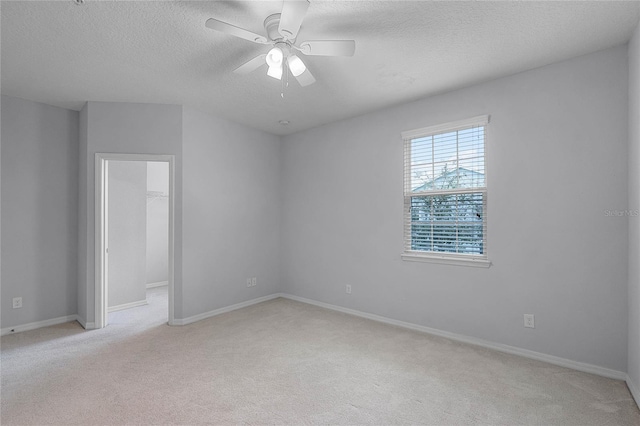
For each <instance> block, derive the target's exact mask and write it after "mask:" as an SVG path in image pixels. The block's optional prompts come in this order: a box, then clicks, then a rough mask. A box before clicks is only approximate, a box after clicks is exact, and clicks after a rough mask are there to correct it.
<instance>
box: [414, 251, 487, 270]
mask: <svg viewBox="0 0 640 426" xmlns="http://www.w3.org/2000/svg"><path fill="white" fill-rule="evenodd" d="M402 260H406V261H409V262H427V263H439V264H442V265H456V266H471V267H475V268H488V267H490V266H491V261H490V260H488V259H472V258H469V259H466V258H464V257H458V256H456V257H453V256H440V255H434V254H417V253H403V254H402Z"/></svg>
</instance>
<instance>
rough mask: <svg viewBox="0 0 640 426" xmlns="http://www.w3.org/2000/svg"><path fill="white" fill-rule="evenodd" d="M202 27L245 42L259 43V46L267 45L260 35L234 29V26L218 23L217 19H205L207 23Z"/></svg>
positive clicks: (237, 28) (238, 28) (265, 39)
mask: <svg viewBox="0 0 640 426" xmlns="http://www.w3.org/2000/svg"><path fill="white" fill-rule="evenodd" d="M204 25H205V27H207V28H211V29H212V30H216V31H221V32H223V33H227V34H231V35H234V36H236V37H240V38H243V39H245V40H249V41H252V42H254V43H260V44H265V43H267V38H266V37H264V36H261V35H260V34H256V33H252V32H251V31H248V30H245V29H243V28H240V27H236V26H235V25H231V24H227V23H226V22H222V21H218V20H217V19H213V18H210V19H207V22H206V23H205V24H204Z"/></svg>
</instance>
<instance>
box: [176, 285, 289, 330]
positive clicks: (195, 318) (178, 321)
mask: <svg viewBox="0 0 640 426" xmlns="http://www.w3.org/2000/svg"><path fill="white" fill-rule="evenodd" d="M278 297H281V295H280V293H276V294H270V295H269V296H263V297H258V298H256V299H251V300H247V301H246V302H240V303H236V304H235V305H231V306H225V307H224V308H220V309H214V310H213V311H209V312H205V313H202V314H198V315H194V316H192V317H188V318H183V319H179V318H176V319H175V320H174V321H173V322H172V323H171V324H170V325H187V324H191V323H194V322H196V321H201V320H203V319H207V318H211V317H214V316H216V315H220V314H224V313H226V312H231V311H235V310H236V309H242V308H246V307H247V306H251V305H255V304H256V303H262V302H266V301H267V300H272V299H277V298H278Z"/></svg>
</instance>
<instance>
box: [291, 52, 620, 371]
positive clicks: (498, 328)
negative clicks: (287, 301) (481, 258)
mask: <svg viewBox="0 0 640 426" xmlns="http://www.w3.org/2000/svg"><path fill="white" fill-rule="evenodd" d="M626 55H627V51H626V47H624V46H623V47H619V48H613V49H608V50H605V51H602V52H598V53H595V54H592V55H588V56H583V57H579V58H575V59H572V60H569V61H565V62H561V63H557V64H554V65H550V66H546V67H543V68H539V69H536V70H532V71H529V72H524V73H521V74H517V75H514V76H510V77H506V78H502V79H498V80H494V81H491V82H488V83H485V84H480V85H476V86H473V87H470V88H466V89H462V90H459V91H455V92H451V93H447V94H443V95H440V96H433V97H430V98H427V99H423V100H420V101H418V102H414V103H408V104H403V105H400V106H397V107H394V108H389V109H385V110H381V111H377V112H374V113H371V114H367V115H364V116H360V117H357V118H353V119H350V120H345V121H341V122H337V123H333V124H329V125H326V126H322V127H319V128H316V129H313V130H309V131H306V132H301V133H298V134H295V135H291V136H289V137H286V138H285V139H284V144H283V157H282V160H281V161H282V167H283V172H282V173H283V177H282V183H283V200H284V202H283V207H282V209H283V220H282V224H283V232H282V248H283V249H282V263H283V265H285V267H283V268H282V277H283V291H285V292H288V293H292V294H295V295H298V296H302V297H307V298H310V299H314V300H318V301H322V302H327V303H331V304H335V305H339V306H343V307H347V308H352V309H357V310H360V311H364V312H370V313H374V314H378V315H382V316H386V317H390V318H394V319H398V320H402V321H408V322H411V323H415V324H420V325H424V326H428V327H433V328H436V329H440V330H445V331H449V332H454V333H460V334H463V335H466V336H473V337H476V338H480V339H485V340H488V341H492V342H498V343H502V344H507V345H512V346H515V347H520V348H525V349H529V350H533V351H537V352H541V353H545V354H550V355H555V356H559V357H563V358H568V359H572V360H577V361H581V362H585V363H589V364H595V365H599V366H603V367H608V368H611V369H615V370H618V371H625V370H626V368H627V346H626V341H627V300H626V298H627V254H626V253H627V220H626V219H620V218H613V217H606V216H605V214H604V211H605V210H607V209H624V208H626V206H627V161H626V154H627V72H628V68H627V60H626ZM479 114H490V115H491V123H490V124H489V126H488V130H487V135H488V136H487V167H488V171H487V177H488V191H489V192H488V254H489V258H490V260H491V261H492V262H493V266H492V267H491V268H489V269H479V268H470V267H460V266H448V265H437V264H428V263H415V262H403V261H402V260H401V259H400V254H401V252H402V250H403V242H402V238H403V235H402V229H403V227H402V205H403V202H402V200H403V196H402V186H403V183H402V178H403V171H402V166H403V163H402V155H403V154H402V141H401V138H400V132H402V131H403V130H410V129H415V128H420V127H425V126H430V125H434V124H440V123H446V122H449V121H454V120H458V119H464V118H468V117H472V116H476V115H479ZM346 284H350V285H351V286H352V290H353V293H352V294H351V295H347V294H346V293H345V285H346ZM524 313H532V314H535V316H536V328H535V329H525V328H524V327H523V314H524Z"/></svg>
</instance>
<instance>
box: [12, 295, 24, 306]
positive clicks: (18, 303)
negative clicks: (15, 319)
mask: <svg viewBox="0 0 640 426" xmlns="http://www.w3.org/2000/svg"><path fill="white" fill-rule="evenodd" d="M18 308H22V297H14V298H13V309H18Z"/></svg>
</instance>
